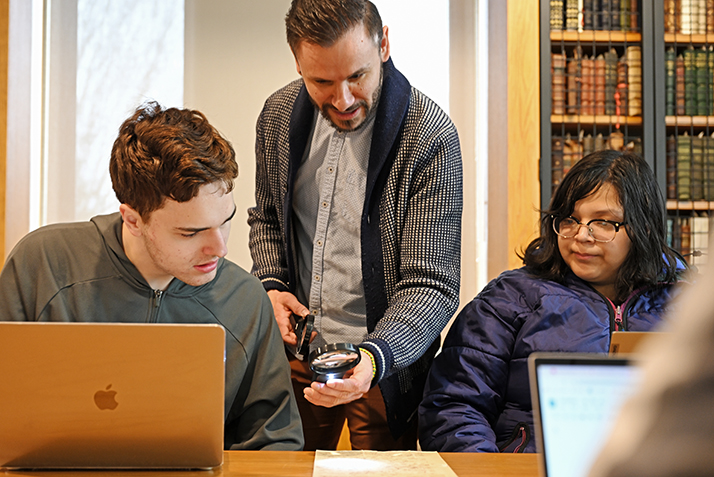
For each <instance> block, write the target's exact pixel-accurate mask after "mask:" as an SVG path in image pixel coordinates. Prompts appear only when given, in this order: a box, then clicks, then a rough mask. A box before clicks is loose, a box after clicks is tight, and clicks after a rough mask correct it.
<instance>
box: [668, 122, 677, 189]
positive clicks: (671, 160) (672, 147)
mask: <svg viewBox="0 0 714 477" xmlns="http://www.w3.org/2000/svg"><path fill="white" fill-rule="evenodd" d="M676 198H677V138H676V137H675V136H674V134H671V135H669V136H668V137H667V199H671V200H675V199H676Z"/></svg>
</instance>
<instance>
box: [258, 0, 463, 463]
mask: <svg viewBox="0 0 714 477" xmlns="http://www.w3.org/2000/svg"><path fill="white" fill-rule="evenodd" d="M285 22H286V27H287V38H288V43H289V45H290V48H291V50H292V52H293V55H294V57H295V64H296V66H297V72H298V74H299V75H300V76H301V78H300V79H298V80H296V81H293V82H292V83H290V84H288V85H287V86H285V87H283V88H282V89H280V90H279V91H277V92H276V93H274V94H273V95H272V96H270V97H269V98H268V100H267V101H266V103H265V106H264V108H263V111H262V112H261V114H260V117H259V119H258V124H257V137H256V160H257V168H256V205H255V207H253V208H251V209H250V210H249V218H248V222H249V224H250V227H251V229H250V250H251V254H252V257H253V262H254V263H253V270H252V271H253V274H254V275H256V276H257V277H258V278H260V280H261V281H262V283H263V286H264V287H265V289H266V290H267V292H268V296H269V297H270V300H271V302H272V303H273V308H274V311H275V316H276V320H277V321H278V325H279V328H280V331H281V334H282V337H283V341H284V342H285V344H286V345H287V346H286V348H287V349H288V350H289V351H290V350H292V351H294V350H295V346H296V344H297V337H296V334H295V330H294V326H295V320H294V315H297V316H298V317H302V316H305V315H307V314H308V313H311V314H313V315H314V316H315V330H316V335H315V336H314V339H313V340H312V342H311V344H310V349H311V350H314V349H315V348H317V347H319V346H323V345H325V344H328V343H341V342H347V343H354V344H357V345H358V346H359V349H360V353H361V361H360V363H359V364H358V365H357V366H356V367H355V368H354V369H353V372H352V373H351V374H348V376H346V377H345V379H333V380H330V381H328V382H327V383H317V382H311V381H312V372H311V371H310V369H309V366H308V363H307V362H304V361H302V360H300V359H298V358H297V357H295V356H293V353H290V352H289V355H290V356H289V358H290V364H291V369H292V379H293V386H294V389H295V392H296V397H297V398H298V407H299V409H300V414H301V417H302V421H303V427H304V432H305V440H306V442H305V449H306V450H312V449H316V448H319V449H334V448H335V446H336V445H337V442H338V440H339V437H340V433H341V430H342V426H343V422H344V420H345V418H346V419H347V422H348V426H349V429H350V440H351V443H352V445H353V448H356V449H377V450H388V449H415V448H416V408H417V405H418V404H419V401H420V399H421V396H422V391H423V387H424V381H425V378H426V374H427V371H428V369H429V365H430V364H431V361H432V358H433V356H434V354H435V353H436V351H437V349H438V347H439V336H440V332H441V331H442V329H443V328H444V326H445V325H446V324H447V322H448V321H449V319H450V318H451V316H452V315H453V313H454V312H455V311H456V309H457V306H458V297H459V280H460V248H461V210H462V170H461V151H460V147H459V140H458V136H457V133H456V129H455V127H454V125H453V123H452V122H451V120H450V119H449V117H448V116H447V115H446V114H444V112H442V111H441V110H440V109H439V107H438V106H437V105H436V104H434V103H433V102H432V101H431V100H430V99H429V98H427V97H426V96H424V94H422V93H421V92H420V91H418V90H417V89H415V88H413V87H411V85H410V84H409V82H408V81H407V79H406V78H405V77H404V76H402V74H401V73H400V72H399V71H398V70H397V69H396V68H395V67H394V65H393V64H392V61H391V60H390V57H389V56H390V55H389V38H388V30H387V27H386V26H384V27H383V26H382V21H381V19H380V17H379V13H378V12H377V9H376V7H375V6H374V5H373V4H372V3H371V2H369V1H368V0H293V2H292V5H291V7H290V10H289V11H288V14H287V16H286V20H285Z"/></svg>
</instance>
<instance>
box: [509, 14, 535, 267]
mask: <svg viewBox="0 0 714 477" xmlns="http://www.w3.org/2000/svg"><path fill="white" fill-rule="evenodd" d="M538 18H539V4H538V0H509V1H508V250H509V268H515V267H519V266H521V265H522V262H521V260H520V259H519V258H518V257H517V256H516V254H515V252H516V251H519V252H520V251H521V250H523V249H525V247H526V246H527V245H528V243H529V242H530V241H531V240H532V239H533V238H534V237H536V235H537V233H538V217H539V213H538V208H539V204H540V170H539V156H540V116H539V115H540V102H539V101H540V83H539V78H540V72H539V67H540V65H539V58H540V53H539V31H538Z"/></svg>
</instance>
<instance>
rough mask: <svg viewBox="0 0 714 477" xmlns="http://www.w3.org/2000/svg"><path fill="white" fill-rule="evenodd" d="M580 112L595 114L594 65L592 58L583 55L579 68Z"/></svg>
mask: <svg viewBox="0 0 714 477" xmlns="http://www.w3.org/2000/svg"><path fill="white" fill-rule="evenodd" d="M580 84H581V89H582V90H581V96H580V99H581V114H588V115H593V114H595V66H594V61H593V59H592V58H589V57H587V56H584V57H583V59H582V70H581V81H580Z"/></svg>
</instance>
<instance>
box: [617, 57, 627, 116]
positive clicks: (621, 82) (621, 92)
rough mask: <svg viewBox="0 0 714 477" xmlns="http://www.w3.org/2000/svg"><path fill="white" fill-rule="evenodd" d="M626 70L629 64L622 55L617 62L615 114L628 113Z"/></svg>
mask: <svg viewBox="0 0 714 477" xmlns="http://www.w3.org/2000/svg"><path fill="white" fill-rule="evenodd" d="M628 72H629V65H628V64H627V59H626V57H624V56H623V57H622V58H621V59H620V60H619V61H618V62H617V86H616V89H615V114H616V115H618V116H628V115H629V98H628V82H627V80H628Z"/></svg>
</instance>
